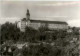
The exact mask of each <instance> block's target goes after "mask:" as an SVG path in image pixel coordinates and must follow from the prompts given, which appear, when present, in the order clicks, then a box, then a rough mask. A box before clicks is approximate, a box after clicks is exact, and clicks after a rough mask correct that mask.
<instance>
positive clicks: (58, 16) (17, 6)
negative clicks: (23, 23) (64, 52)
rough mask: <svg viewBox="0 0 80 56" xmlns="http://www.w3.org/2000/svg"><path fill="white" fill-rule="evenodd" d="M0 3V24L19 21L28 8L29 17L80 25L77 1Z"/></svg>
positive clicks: (78, 3) (79, 11) (79, 9)
mask: <svg viewBox="0 0 80 56" xmlns="http://www.w3.org/2000/svg"><path fill="white" fill-rule="evenodd" d="M0 4H1V5H0V8H1V10H0V11H1V14H0V24H3V23H5V22H6V21H10V22H15V21H19V20H20V19H22V18H24V17H26V12H27V9H29V11H30V15H31V16H30V17H31V19H36V20H51V21H66V22H68V24H69V25H70V26H76V27H80V2H78V1H76V2H75V1H72V2H71V1H69V2H61V1H1V2H0Z"/></svg>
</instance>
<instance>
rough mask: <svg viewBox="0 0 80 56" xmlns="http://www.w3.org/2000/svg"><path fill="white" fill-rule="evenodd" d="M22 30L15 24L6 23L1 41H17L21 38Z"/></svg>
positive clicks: (2, 29)
mask: <svg viewBox="0 0 80 56" xmlns="http://www.w3.org/2000/svg"><path fill="white" fill-rule="evenodd" d="M19 33H20V30H19V28H17V27H16V25H15V24H13V23H9V22H6V23H5V24H3V25H2V26H1V40H3V41H6V40H14V41H17V40H18V39H19V36H20V34H19Z"/></svg>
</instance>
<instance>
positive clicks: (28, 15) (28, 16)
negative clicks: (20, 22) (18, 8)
mask: <svg viewBox="0 0 80 56" xmlns="http://www.w3.org/2000/svg"><path fill="white" fill-rule="evenodd" d="M26 17H27V18H26V20H29V19H30V13H29V9H27V13H26Z"/></svg>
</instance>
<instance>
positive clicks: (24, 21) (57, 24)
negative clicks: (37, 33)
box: [19, 10, 68, 32]
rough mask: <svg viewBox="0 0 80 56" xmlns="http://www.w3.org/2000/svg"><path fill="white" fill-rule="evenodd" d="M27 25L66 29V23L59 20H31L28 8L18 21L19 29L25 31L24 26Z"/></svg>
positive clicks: (35, 27)
mask: <svg viewBox="0 0 80 56" xmlns="http://www.w3.org/2000/svg"><path fill="white" fill-rule="evenodd" d="M26 26H29V27H32V28H34V29H38V28H39V27H48V28H49V29H68V24H67V23H66V22H61V21H46V20H32V19H30V13H29V10H27V13H26V18H23V19H22V20H21V21H20V26H19V27H20V30H21V31H23V32H24V31H25V27H26Z"/></svg>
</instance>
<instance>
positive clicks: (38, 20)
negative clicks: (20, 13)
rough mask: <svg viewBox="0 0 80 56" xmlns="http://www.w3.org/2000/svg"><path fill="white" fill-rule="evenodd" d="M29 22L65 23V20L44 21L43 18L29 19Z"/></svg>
mask: <svg viewBox="0 0 80 56" xmlns="http://www.w3.org/2000/svg"><path fill="white" fill-rule="evenodd" d="M30 21H31V22H42V23H54V24H66V25H68V24H67V22H62V21H45V20H32V19H31V20H30Z"/></svg>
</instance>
